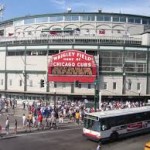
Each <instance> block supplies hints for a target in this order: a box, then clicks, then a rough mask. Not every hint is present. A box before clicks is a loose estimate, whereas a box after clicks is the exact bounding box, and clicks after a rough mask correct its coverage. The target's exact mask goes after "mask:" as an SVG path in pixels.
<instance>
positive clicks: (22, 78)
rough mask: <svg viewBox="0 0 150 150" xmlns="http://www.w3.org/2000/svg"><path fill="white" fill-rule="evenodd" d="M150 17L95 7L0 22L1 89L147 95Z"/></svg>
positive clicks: (58, 96) (50, 96) (56, 95)
mask: <svg viewBox="0 0 150 150" xmlns="http://www.w3.org/2000/svg"><path fill="white" fill-rule="evenodd" d="M149 31H150V17H148V16H142V15H141V16H140V15H132V14H122V13H105V12H102V11H101V10H99V11H98V12H89V13H88V12H72V11H71V10H70V11H68V12H65V13H57V14H42V15H33V16H24V17H19V18H14V19H10V20H6V21H2V22H0V93H1V95H4V96H5V97H8V98H16V99H28V100H30V99H31V100H35V99H39V98H40V99H43V100H66V99H91V100H92V99H94V96H95V94H96V93H95V91H97V90H98V93H100V96H101V98H102V99H117V100H120V99H139V100H147V99H148V98H149V96H150V33H149Z"/></svg>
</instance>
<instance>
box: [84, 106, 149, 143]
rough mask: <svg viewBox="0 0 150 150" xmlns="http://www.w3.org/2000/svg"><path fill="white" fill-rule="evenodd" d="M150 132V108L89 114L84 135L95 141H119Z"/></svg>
mask: <svg viewBox="0 0 150 150" xmlns="http://www.w3.org/2000/svg"><path fill="white" fill-rule="evenodd" d="M149 131H150V106H143V107H137V108H126V109H119V110H108V111H102V112H93V113H87V114H86V115H85V118H84V126H83V135H84V136H85V137H87V138H89V139H92V140H95V141H103V140H111V141H114V140H117V139H118V138H121V137H126V136H132V135H135V134H139V133H146V132H149Z"/></svg>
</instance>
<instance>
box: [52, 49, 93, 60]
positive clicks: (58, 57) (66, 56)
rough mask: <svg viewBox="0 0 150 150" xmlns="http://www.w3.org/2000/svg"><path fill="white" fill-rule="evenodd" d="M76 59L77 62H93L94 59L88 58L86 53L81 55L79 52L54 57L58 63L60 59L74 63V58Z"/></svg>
mask: <svg viewBox="0 0 150 150" xmlns="http://www.w3.org/2000/svg"><path fill="white" fill-rule="evenodd" d="M75 57H76V60H77V59H79V60H80V59H84V60H86V61H91V60H93V58H92V57H91V56H88V55H86V54H84V53H79V52H73V51H70V52H63V53H60V54H57V55H55V56H53V60H54V61H56V60H59V59H62V58H64V59H67V58H68V59H71V60H72V61H73V60H74V58H75Z"/></svg>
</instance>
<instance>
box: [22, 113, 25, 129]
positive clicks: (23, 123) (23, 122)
mask: <svg viewBox="0 0 150 150" xmlns="http://www.w3.org/2000/svg"><path fill="white" fill-rule="evenodd" d="M22 125H23V128H25V126H26V116H25V114H23V116H22Z"/></svg>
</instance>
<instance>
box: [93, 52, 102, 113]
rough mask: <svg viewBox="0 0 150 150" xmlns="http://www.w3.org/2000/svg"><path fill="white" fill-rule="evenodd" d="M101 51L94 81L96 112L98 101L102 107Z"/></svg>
mask: <svg viewBox="0 0 150 150" xmlns="http://www.w3.org/2000/svg"><path fill="white" fill-rule="evenodd" d="M99 60H100V51H99V50H98V61H97V62H96V63H97V66H96V69H97V70H96V72H97V74H96V80H95V82H94V88H95V94H94V109H95V112H96V108H97V107H96V106H97V103H99V109H100V107H101V91H100V76H99V66H100V65H99V63H100V61H99Z"/></svg>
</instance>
